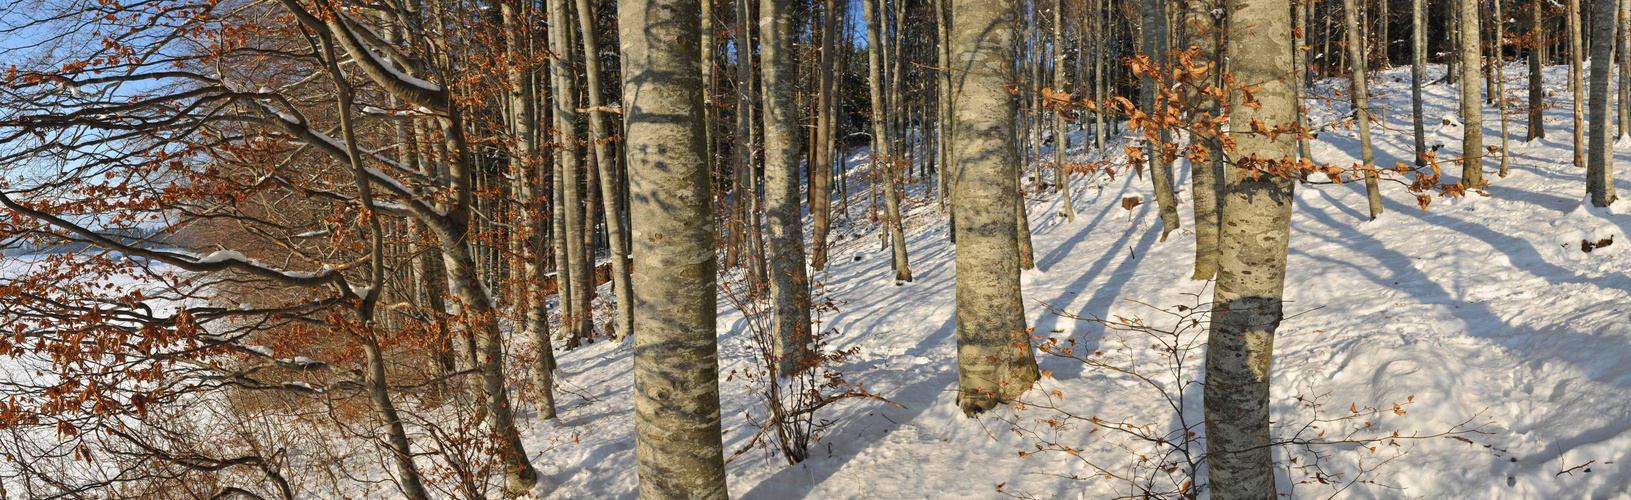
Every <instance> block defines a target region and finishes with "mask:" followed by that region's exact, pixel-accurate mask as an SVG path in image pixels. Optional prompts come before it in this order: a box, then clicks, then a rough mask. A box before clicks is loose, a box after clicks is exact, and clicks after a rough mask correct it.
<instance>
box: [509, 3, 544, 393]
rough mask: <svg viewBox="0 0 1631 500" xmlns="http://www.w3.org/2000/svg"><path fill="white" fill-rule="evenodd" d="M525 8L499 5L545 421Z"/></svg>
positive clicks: (525, 302) (535, 366)
mask: <svg viewBox="0 0 1631 500" xmlns="http://www.w3.org/2000/svg"><path fill="white" fill-rule="evenodd" d="M519 5H520V4H514V3H502V4H500V7H499V9H500V11H501V15H502V17H503V20H504V39H505V43H506V44H507V45H509V48H510V53H511V54H512V57H513V59H512V60H511V61H510V64H511V70H510V74H509V82H508V83H509V88H508V89H506V91H507V93H508V94H509V95H508V98H509V104H510V108H511V110H512V111H511V115H510V134H511V136H513V137H514V145H513V146H512V148H511V153H512V155H513V156H512V160H511V161H513V162H515V166H516V168H513V169H511V171H512V172H514V175H515V177H516V179H514V182H515V183H516V184H518V185H519V187H520V193H521V196H520V197H518V198H519V199H517V200H516V202H517V204H518V205H519V206H520V207H521V209H520V212H521V218H520V222H521V223H520V224H519V225H520V226H521V227H520V229H519V232H521V233H522V235H523V237H524V238H526V239H529V240H530V241H526V242H525V243H524V244H523V245H521V246H522V247H523V248H522V249H521V251H520V252H518V258H520V259H522V260H523V261H524V262H522V263H521V266H520V268H521V275H522V280H521V281H522V289H523V293H524V297H517V299H516V300H515V301H514V302H516V303H517V304H519V305H521V307H525V308H526V310H525V311H524V312H523V317H524V327H525V329H526V334H527V337H528V338H530V339H532V343H533V349H534V352H533V360H532V364H531V365H529V366H528V367H527V373H528V375H530V376H531V377H532V387H533V394H534V397H536V398H537V401H536V402H535V403H534V406H535V407H537V408H538V416H539V418H541V419H545V420H547V419H551V418H555V391H554V386H555V380H554V370H555V352H554V351H555V349H554V346H553V344H552V343H551V342H550V338H549V313H548V311H547V310H546V309H547V308H546V307H545V302H544V296H543V293H542V292H543V290H542V288H541V286H540V284H541V282H542V281H543V276H542V274H543V272H542V268H541V264H542V262H540V261H539V259H537V258H533V257H532V256H533V255H542V253H543V252H542V251H543V246H542V245H538V244H535V243H537V240H539V239H541V238H539V236H541V235H542V234H543V224H540V223H539V222H540V221H539V220H538V218H539V216H540V215H541V214H542V213H543V212H542V211H534V210H531V208H532V207H533V205H534V204H535V203H536V202H537V200H539V199H541V198H543V197H542V196H540V195H541V194H542V193H541V192H540V191H541V190H540V189H538V186H537V185H536V184H537V183H536V182H535V177H536V176H535V175H534V174H535V173H536V171H537V161H536V160H537V155H538V150H537V147H536V146H537V143H536V142H534V141H533V139H534V138H535V137H536V135H535V134H536V132H535V131H534V130H533V126H534V124H536V123H537V119H536V117H535V116H534V113H533V110H534V109H535V108H534V107H533V103H532V102H530V100H531V99H532V97H533V93H532V86H531V80H532V78H531V71H532V67H531V65H530V64H528V63H526V62H525V61H523V59H522V57H523V55H522V54H523V51H530V49H531V47H530V43H529V42H530V40H528V37H527V35H526V33H525V29H526V28H525V27H524V26H523V22H524V21H523V19H522V17H523V15H524V14H523V13H522V12H519V11H518V10H519V9H517V7H518V6H519Z"/></svg>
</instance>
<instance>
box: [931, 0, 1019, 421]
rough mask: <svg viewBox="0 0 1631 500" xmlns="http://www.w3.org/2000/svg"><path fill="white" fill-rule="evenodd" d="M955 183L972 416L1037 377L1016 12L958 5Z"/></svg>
mask: <svg viewBox="0 0 1631 500" xmlns="http://www.w3.org/2000/svg"><path fill="white" fill-rule="evenodd" d="M951 15H952V25H951V30H950V34H951V49H952V60H951V62H952V66H951V68H950V69H951V70H952V73H951V95H952V99H953V100H952V110H953V112H954V113H955V114H956V119H955V121H954V122H953V123H954V128H955V130H953V132H952V134H953V135H954V136H955V137H956V138H957V139H956V141H955V142H953V143H952V163H951V164H950V165H949V168H951V169H952V174H951V175H952V177H953V178H954V179H957V181H956V183H955V184H954V186H955V189H956V193H954V194H953V195H952V210H953V211H954V212H955V213H956V214H957V222H956V224H957V226H958V229H957V232H958V234H959V235H960V236H959V237H960V238H961V241H959V242H958V245H957V252H956V254H957V255H956V259H957V368H958V384H959V393H958V396H957V404H958V406H960V407H962V409H963V412H964V414H966V415H969V416H973V415H975V414H978V413H980V412H984V411H986V410H990V409H992V408H994V407H996V406H997V405H998V404H1000V403H1003V402H1008V401H1013V400H1014V399H1016V398H1018V397H1019V395H1020V394H1022V393H1024V392H1025V391H1026V390H1028V389H1030V387H1031V384H1032V383H1034V382H1035V381H1036V379H1037V376H1038V372H1037V368H1036V359H1035V357H1034V356H1033V354H1032V352H1031V344H1030V338H1029V336H1028V333H1027V331H1026V327H1025V307H1024V304H1023V303H1022V302H1021V300H1022V298H1021V296H1020V285H1019V267H1018V263H1019V259H1018V256H1017V255H1016V253H1018V251H1019V248H1018V241H1017V238H1018V228H1017V227H1015V224H1014V217H1013V212H1012V211H1011V210H1010V209H1009V208H1008V207H1012V206H1014V205H1015V204H1017V203H1018V200H1016V199H1015V196H1016V195H1017V193H1018V189H1019V187H1018V185H1017V184H1016V183H1015V181H1016V179H1015V176H1014V167H1013V165H1014V164H1015V153H1016V151H1015V149H1016V147H1015V146H1016V144H1015V143H1014V119H1015V114H1016V110H1015V109H1014V104H1013V100H1012V99H1011V98H1010V97H1011V96H1010V95H1009V94H1008V91H1006V90H1004V89H1003V86H1004V85H1006V84H1008V83H1009V81H1010V80H1009V79H1008V78H1009V77H1011V75H1012V74H1013V60H1014V59H1013V48H1014V28H1013V24H1014V16H1015V12H1014V8H1013V4H1010V3H1005V2H988V1H985V0H954V1H953V2H952V12H951Z"/></svg>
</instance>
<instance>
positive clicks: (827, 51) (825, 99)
mask: <svg viewBox="0 0 1631 500" xmlns="http://www.w3.org/2000/svg"><path fill="white" fill-rule="evenodd" d="M823 5H824V8H823V11H822V25H821V72H820V75H821V76H820V81H819V84H818V85H817V88H818V89H820V90H818V91H817V92H816V100H817V102H818V104H817V105H816V107H817V108H818V115H817V116H816V143H815V154H814V155H812V157H811V158H810V162H809V169H808V171H809V177H810V195H809V196H810V268H811V269H815V270H817V271H820V270H823V269H826V268H827V233H828V232H829V231H831V230H832V168H831V163H832V162H831V160H832V156H833V151H832V150H833V147H832V141H833V128H834V127H835V126H836V125H837V121H836V120H834V118H836V117H835V116H833V115H834V111H835V109H834V105H833V94H835V92H832V91H830V90H829V89H831V88H832V86H833V65H834V64H835V63H837V59H836V58H835V57H833V56H834V54H833V51H835V50H838V49H837V46H836V45H835V44H834V41H835V39H836V37H837V33H835V32H836V31H837V30H838V16H840V15H842V13H841V12H839V11H838V2H837V0H825V3H824V4H823Z"/></svg>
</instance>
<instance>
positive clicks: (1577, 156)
mask: <svg viewBox="0 0 1631 500" xmlns="http://www.w3.org/2000/svg"><path fill="white" fill-rule="evenodd" d="M1461 1H1463V2H1465V1H1468V0H1461ZM1568 8H1569V15H1568V16H1567V17H1568V24H1569V92H1570V96H1571V99H1570V100H1572V101H1573V102H1574V166H1576V167H1580V168H1585V167H1586V138H1585V134H1586V110H1585V108H1584V105H1585V103H1584V102H1583V100H1582V99H1580V93H1581V92H1580V84H1581V83H1582V82H1584V81H1585V80H1584V79H1583V78H1581V76H1582V75H1581V74H1580V72H1581V71H1583V68H1585V61H1583V60H1581V57H1582V56H1584V54H1583V53H1582V52H1584V51H1583V50H1582V49H1583V48H1584V47H1583V45H1582V44H1583V41H1582V40H1581V35H1582V33H1581V31H1582V30H1583V29H1584V28H1583V27H1582V26H1580V0H1569V7H1568Z"/></svg>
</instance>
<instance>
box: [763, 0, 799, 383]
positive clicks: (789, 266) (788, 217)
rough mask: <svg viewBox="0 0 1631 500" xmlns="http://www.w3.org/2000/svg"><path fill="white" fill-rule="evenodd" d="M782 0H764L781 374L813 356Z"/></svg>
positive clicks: (768, 173)
mask: <svg viewBox="0 0 1631 500" xmlns="http://www.w3.org/2000/svg"><path fill="white" fill-rule="evenodd" d="M792 17H793V15H792V13H791V12H788V7H787V5H786V4H785V3H784V2H782V1H779V0H761V1H760V2H759V59H760V63H761V68H760V79H762V80H763V81H764V86H765V92H764V99H765V103H764V124H765V135H764V137H765V220H766V222H767V224H768V226H769V229H770V295H771V297H772V300H773V301H774V304H775V316H774V318H773V324H772V325H771V330H772V331H774V332H775V337H773V345H772V349H773V350H772V353H773V354H774V355H775V358H776V360H777V362H778V366H777V373H778V375H781V376H786V375H787V374H789V373H792V372H793V371H795V370H798V369H802V368H805V367H806V366H807V365H808V362H809V361H808V360H809V359H810V347H809V343H810V340H811V336H810V280H809V278H807V277H806V276H805V274H804V219H803V218H802V217H800V215H801V213H802V211H801V210H800V207H799V158H798V152H799V150H800V149H801V147H800V145H799V144H798V142H799V141H798V139H799V130H798V116H797V115H798V101H797V100H795V99H794V95H793V87H794V84H795V83H797V82H795V81H794V80H795V78H796V73H795V71H794V65H793V61H792V58H793V41H792V27H791V25H792V22H793V19H792Z"/></svg>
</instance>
